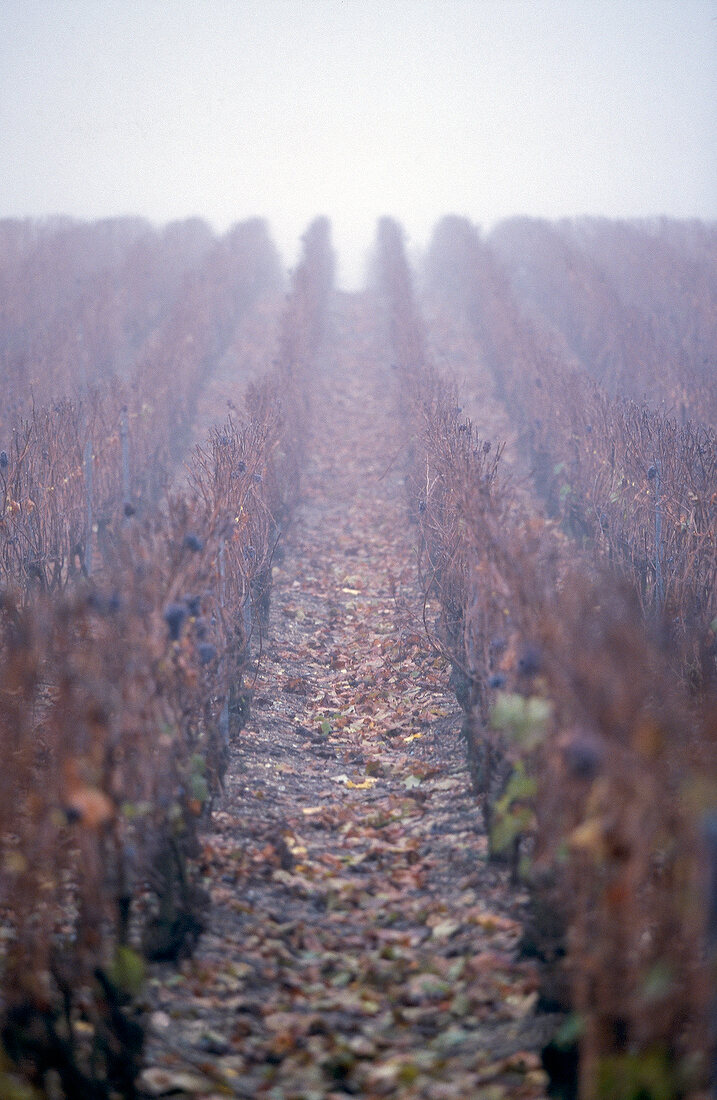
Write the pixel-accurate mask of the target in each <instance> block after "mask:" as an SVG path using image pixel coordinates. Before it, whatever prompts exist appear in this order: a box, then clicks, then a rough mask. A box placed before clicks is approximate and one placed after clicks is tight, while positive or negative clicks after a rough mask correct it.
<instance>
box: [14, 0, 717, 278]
mask: <svg viewBox="0 0 717 1100" xmlns="http://www.w3.org/2000/svg"><path fill="white" fill-rule="evenodd" d="M0 30H1V31H2V34H0V42H1V43H2V44H1V45H0V126H1V127H2V131H3V147H2V150H0V173H1V174H2V178H3V180H4V187H3V197H2V200H1V201H0V217H46V216H53V215H66V216H69V217H74V218H80V219H83V220H89V221H92V220H98V219H104V218H108V217H116V216H139V217H144V218H147V219H148V220H149V221H150V222H151V223H153V224H154V225H164V224H167V223H168V222H170V221H173V220H184V219H186V218H188V217H193V216H196V217H201V218H203V219H205V220H206V221H207V222H208V224H209V225H210V226H211V227H212V228H213V230H214V231H215V232H217V233H222V232H224V231H226V229H228V228H229V227H230V226H231V225H233V224H235V223H236V222H239V221H243V220H246V219H247V218H249V217H254V216H256V217H260V218H264V219H265V220H266V221H267V223H268V226H269V229H270V232H271V234H272V237H273V239H274V241H275V243H276V245H277V248H278V249H279V251H280V253H281V255H282V258H283V260H284V262H285V264H286V265H287V266H288V267H291V266H292V265H293V264H294V262H295V260H296V256H297V253H298V248H299V241H300V238H301V235H302V233H303V232H304V230H305V229H306V227H307V225H308V224H309V223H310V221H311V220H312V219H313V218H314V217H316V216H317V215H321V214H323V215H325V216H327V217H328V218H329V219H330V220H331V223H332V227H333V235H334V245H335V249H336V253H337V257H338V261H339V281H340V283H341V284H342V285H344V286H347V287H355V286H358V285H360V284H361V283H362V282H363V280H364V274H365V261H366V256H367V253H368V251H369V249H370V247H371V243H372V240H373V235H374V232H375V226H376V222H377V220H378V218H379V217H381V216H382V215H385V214H388V215H391V216H393V217H395V218H396V219H397V220H398V221H400V222H401V224H402V225H403V226H404V228H405V231H406V235H407V243H408V247H409V250H414V249H416V248H422V247H425V246H426V244H427V243H428V239H429V237H430V234H431V232H432V230H433V228H434V226H435V225H436V223H437V222H438V221H439V220H440V218H441V217H442V216H443V215H445V214H449V213H454V214H458V215H461V216H465V217H467V218H469V219H470V220H471V221H472V222H474V223H476V224H478V225H480V226H481V227H482V228H483V229H490V228H492V227H493V226H494V225H495V224H496V223H497V222H499V221H502V220H504V219H506V218H508V217H512V216H520V215H524V216H531V217H542V218H547V219H550V220H554V219H556V218H563V217H582V216H604V217H609V218H654V217H661V216H667V217H675V218H700V219H702V220H707V221H710V220H713V219H714V218H715V217H717V187H715V180H716V179H717V173H716V172H715V167H716V163H717V158H716V157H715V149H716V148H717V140H716V127H715V108H714V103H715V102H717V78H716V72H717V65H716V64H715V58H716V56H717V51H716V39H717V5H716V4H715V3H714V2H711V0H688V2H681V3H675V2H672V0H664V2H661V3H650V4H647V3H643V2H642V0H636V2H635V3H631V4H629V5H626V4H624V3H615V2H608V3H604V2H601V3H597V2H594V3H582V4H579V5H576V4H573V3H566V2H562V0H545V2H536V3H524V2H518V0H516V2H512V0H507V2H502V3H501V2H496V0H475V2H470V0H449V2H448V3H444V4H440V5H437V4H434V3H430V2H427V0H411V2H410V3H409V2H407V0H392V2H391V3H389V4H378V3H376V2H374V0H362V2H361V3H357V2H354V3H340V2H338V0H313V2H303V3H298V2H297V3H293V4H287V3H284V2H281V0H273V2H270V3H261V4H260V3H257V2H255V0H246V2H243V3H230V2H228V0H209V2H207V3H203V4H198V3H196V0H181V2H178V3H176V4H175V5H173V7H172V17H171V18H170V17H169V16H168V13H167V9H166V7H165V6H164V5H162V4H159V3H155V2H153V0H147V2H146V3H143V4H141V5H127V6H123V7H122V8H121V9H118V8H116V7H115V6H114V5H112V4H109V3H106V2H99V3H97V2H95V3H89V2H87V0H56V2H55V3H53V4H52V5H47V4H42V3H39V2H37V0H34V2H30V3H27V2H20V0H5V2H4V3H3V4H2V5H1V6H0Z"/></svg>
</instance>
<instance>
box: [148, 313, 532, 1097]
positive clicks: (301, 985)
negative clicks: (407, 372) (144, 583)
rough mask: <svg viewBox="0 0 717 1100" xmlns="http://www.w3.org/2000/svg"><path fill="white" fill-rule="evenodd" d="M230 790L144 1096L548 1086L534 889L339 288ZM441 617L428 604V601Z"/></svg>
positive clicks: (166, 984) (364, 348)
mask: <svg viewBox="0 0 717 1100" xmlns="http://www.w3.org/2000/svg"><path fill="white" fill-rule="evenodd" d="M317 369H318V370H319V374H320V377H319V378H318V379H317V388H318V400H317V402H316V409H317V413H316V416H315V423H314V429H313V438H312V440H311V447H310V461H309V467H308V469H307V471H306V473H305V476H304V481H303V503H302V506H301V508H300V509H299V514H298V517H297V519H296V522H295V524H294V526H293V528H292V529H291V530H290V531H289V532H288V533H287V535H286V538H285V540H284V545H283V557H282V559H281V561H280V563H279V564H277V566H276V568H275V577H274V593H273V606H272V612H271V627H270V631H269V636H268V638H266V639H264V640H263V643H262V651H263V652H262V659H261V662H260V665H259V672H258V676H257V680H256V683H255V685H254V690H253V704H252V714H251V718H250V721H249V723H248V726H247V728H246V729H245V730H244V731H243V732H242V734H241V735H240V737H239V738H238V739H237V741H236V743H235V744H234V745H233V748H232V761H231V765H230V770H229V775H228V778H227V783H226V792H225V797H224V799H223V801H222V803H221V806H220V807H219V808H218V809H217V810H216V811H215V813H214V826H215V828H214V830H213V831H211V832H208V833H207V834H206V836H205V837H204V838H203V845H204V847H203V865H204V871H205V875H206V886H207V889H208V891H209V894H210V897H211V906H210V908H209V911H208V912H207V914H206V919H207V926H208V929H207V932H206V933H205V935H204V936H203V937H202V939H201V941H200V944H199V948H198V950H197V953H196V955H195V957H194V958H193V959H192V960H191V961H188V962H186V963H185V964H184V965H183V966H182V968H181V970H180V973H179V974H177V973H176V972H175V971H171V972H170V971H164V970H162V969H157V970H156V971H155V973H154V976H153V978H152V981H151V983H150V1003H149V1004H148V1011H149V1014H150V1038H149V1041H148V1051H147V1068H146V1070H145V1072H144V1074H143V1075H142V1078H141V1081H140V1084H141V1086H142V1088H143V1090H144V1091H145V1093H147V1094H148V1095H153V1096H162V1095H170V1094H172V1095H194V1096H216V1097H220V1096H238V1097H247V1098H251V1097H270V1098H276V1100H322V1098H326V1097H345V1096H360V1097H383V1096H396V1097H406V1098H409V1097H411V1098H412V1097H416V1098H418V1097H426V1098H432V1100H449V1098H456V1100H458V1098H460V1100H469V1098H479V1100H480V1098H483V1100H500V1098H501V1097H522V1098H526V1100H527V1098H535V1097H542V1096H544V1095H545V1087H546V1079H545V1077H544V1074H543V1072H542V1070H541V1069H540V1057H539V1049H540V1046H541V1045H542V1042H543V1041H544V1036H545V1035H547V1033H548V1031H549V1022H548V1021H546V1020H545V1019H544V1018H541V1017H540V1016H539V1015H536V1002H537V977H536V974H535V971H534V969H533V967H532V965H531V964H530V963H528V962H526V961H524V960H521V959H520V957H519V950H518V949H519V942H520V937H521V923H520V918H521V914H522V905H523V901H524V899H523V898H522V897H521V896H520V895H519V894H516V891H515V890H514V889H513V888H511V887H510V886H509V884H508V883H507V880H506V876H505V874H504V872H503V871H502V870H500V869H498V868H495V867H494V866H492V865H490V864H488V863H487V862H486V842H485V836H484V833H483V822H482V816H481V812H480V807H479V805H478V804H477V802H476V798H475V796H474V795H473V793H472V792H471V789H470V783H469V778H468V774H467V771H466V767H465V761H464V750H463V745H462V742H461V738H460V712H459V711H458V709H457V707H456V704H455V700H454V699H453V697H452V695H451V693H450V691H449V688H448V671H447V669H446V667H445V662H444V661H443V660H442V659H441V658H440V657H436V655H435V653H433V652H432V651H431V649H430V647H429V645H428V644H427V641H426V637H425V632H424V631H423V625H422V610H423V608H422V601H421V600H420V597H419V592H418V587H417V582H416V564H415V553H414V541H415V539H414V532H413V530H412V529H411V527H410V525H409V523H408V520H407V515H406V509H405V503H404V496H403V491H402V490H403V486H402V474H401V462H400V449H401V438H402V437H401V435H400V433H399V431H398V430H397V424H396V411H395V408H394V406H393V381H392V377H391V371H390V367H389V365H388V364H387V362H386V361H385V353H384V351H383V347H382V343H381V339H380V335H379V333H378V332H377V330H376V325H375V322H374V320H373V318H372V312H371V309H370V305H369V303H367V302H366V301H365V300H364V299H363V298H359V297H354V298H349V297H344V298H343V299H341V300H340V303H339V306H338V308H337V311H336V314H335V316H334V318H333V321H332V332H331V334H330V337H329V339H328V341H327V344H326V347H325V350H324V355H323V359H322V362H321V363H320V364H318V368H317ZM429 617H430V609H429Z"/></svg>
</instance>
